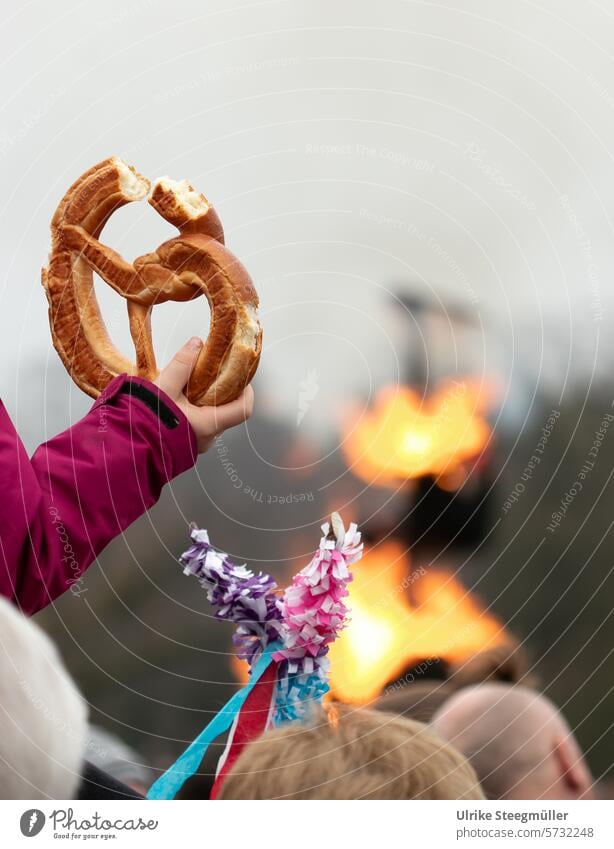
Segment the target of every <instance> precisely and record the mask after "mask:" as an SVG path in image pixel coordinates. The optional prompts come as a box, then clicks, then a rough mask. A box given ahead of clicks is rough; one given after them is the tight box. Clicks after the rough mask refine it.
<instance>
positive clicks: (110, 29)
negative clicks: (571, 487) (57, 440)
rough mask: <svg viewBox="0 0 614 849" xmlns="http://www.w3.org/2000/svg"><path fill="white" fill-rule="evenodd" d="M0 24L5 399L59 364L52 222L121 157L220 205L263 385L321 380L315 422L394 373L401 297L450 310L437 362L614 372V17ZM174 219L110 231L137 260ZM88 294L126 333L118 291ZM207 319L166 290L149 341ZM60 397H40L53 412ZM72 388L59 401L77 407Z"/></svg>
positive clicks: (486, 6)
mask: <svg viewBox="0 0 614 849" xmlns="http://www.w3.org/2000/svg"><path fill="white" fill-rule="evenodd" d="M0 33H1V37H2V44H3V50H2V57H3V58H2V60H1V64H2V74H1V77H0V79H1V81H2V82H1V86H2V89H1V97H0V109H1V114H2V119H1V123H0V169H1V171H2V188H3V192H2V197H1V200H0V246H1V247H0V249H1V259H2V262H1V270H0V281H1V283H0V321H1V322H2V324H1V326H2V346H3V362H4V368H3V369H2V372H1V373H0V392H1V394H2V396H3V398H4V399H5V401H6V403H7V405H8V406H9V408H10V411H11V413H12V414H13V415H15V416H16V418H17V419H18V420H25V419H30V425H31V412H28V411H29V410H30V406H29V405H30V404H31V402H32V399H34V398H38V397H39V396H40V395H41V390H42V389H44V387H45V373H46V372H45V369H46V368H50V369H51V370H52V373H54V374H58V373H59V370H58V368H57V364H56V361H55V360H56V355H55V353H54V352H53V350H52V348H51V345H50V336H49V330H48V324H47V316H46V300H45V297H44V294H43V291H42V289H41V287H40V282H39V281H40V266H41V265H43V264H44V262H45V259H46V254H47V251H48V246H49V235H48V225H49V220H50V218H51V216H52V214H53V211H54V208H55V206H56V205H57V203H58V201H59V199H60V197H61V195H62V193H63V192H64V190H65V189H66V188H67V187H68V185H69V184H70V183H71V182H72V181H73V180H74V179H75V178H76V177H77V176H78V175H79V174H80V173H81V172H82V171H84V170H85V169H87V168H88V167H90V166H91V165H92V164H94V163H95V162H97V161H98V160H100V159H102V158H104V157H106V156H108V155H110V154H113V153H115V154H119V155H121V156H122V157H124V158H125V159H126V160H127V161H128V162H130V163H131V164H134V165H135V166H136V167H137V169H138V170H139V171H140V172H142V173H143V174H145V175H147V176H149V177H151V178H154V177H156V176H160V175H162V174H169V175H170V176H172V177H175V178H183V177H188V178H189V179H190V180H191V181H192V182H193V184H194V185H195V186H196V187H197V188H199V189H200V190H202V191H204V193H205V194H206V195H207V196H208V197H209V198H210V199H211V200H212V202H213V203H214V204H215V205H216V206H217V208H218V210H219V212H220V214H221V216H222V220H223V223H224V226H225V230H226V234H227V243H228V245H229V247H230V248H231V249H232V250H233V251H234V252H235V253H236V254H237V255H238V256H239V257H240V258H241V259H242V260H243V261H244V262H245V264H246V265H247V267H248V268H249V270H250V272H251V274H252V276H253V278H254V281H255V283H256V286H257V288H258V290H259V292H260V295H261V301H262V320H263V324H264V327H265V350H264V355H263V360H262V365H261V371H260V382H261V387H262V393H263V397H265V394H266V398H267V403H268V404H270V405H271V406H272V407H273V408H275V409H276V410H278V411H279V412H281V413H283V414H285V415H287V416H289V417H295V416H296V411H297V403H298V400H297V399H298V393H299V384H300V383H301V381H305V380H311V381H312V384H313V382H314V381H315V383H317V387H318V392H317V397H316V398H315V399H314V401H313V404H312V408H311V409H310V411H309V415H308V416H306V417H305V427H307V428H309V427H312V428H314V427H320V428H325V427H331V426H332V425H331V422H332V421H333V419H334V416H335V414H336V407H337V403H338V400H339V399H341V400H342V401H344V400H345V399H347V398H348V397H350V396H352V395H353V394H364V393H369V392H372V391H373V390H374V389H375V388H377V386H379V385H381V384H382V383H384V382H395V381H397V380H399V379H400V378H401V377H402V376H403V372H404V370H405V366H406V363H405V359H406V357H407V353H408V351H409V350H410V342H411V343H412V344H414V345H415V339H416V338H417V339H418V344H419V340H420V337H419V336H416V333H417V327H418V325H417V323H416V320H415V316H413V317H412V316H407V317H406V319H405V320H402V319H401V317H400V314H398V313H395V311H394V310H392V308H391V298H390V295H389V292H398V291H404V292H406V293H411V294H413V295H418V296H420V297H421V298H424V299H427V300H429V301H431V302H433V303H434V304H435V305H437V304H439V308H440V309H442V310H444V312H443V315H444V319H443V321H440V322H439V328H438V329H437V330H436V331H433V330H432V322H431V324H430V325H429V327H431V329H430V330H428V332H426V331H425V333H426V335H425V337H424V338H425V339H426V340H427V343H428V344H429V346H430V347H429V350H428V352H427V353H428V359H429V364H430V366H431V377H432V379H436V378H437V377H438V376H439V375H440V373H443V371H445V370H447V369H449V368H454V367H455V358H456V357H458V368H459V369H460V370H464V369H467V368H473V369H476V370H477V371H478V373H480V372H486V371H497V372H498V373H499V374H500V375H501V376H502V379H503V383H504V386H514V387H515V391H516V392H518V387H519V386H520V387H522V391H523V392H525V393H529V394H530V393H532V392H533V390H534V389H535V388H538V389H539V388H548V390H549V391H551V392H555V393H561V392H564V391H566V390H567V387H568V386H569V383H568V381H569V379H570V378H571V379H572V380H574V381H576V382H583V383H585V382H586V378H587V376H590V375H591V373H592V371H593V367H594V366H596V368H597V370H598V371H600V372H601V373H602V374H603V375H607V374H609V373H610V372H611V369H612V364H613V363H612V361H613V359H614V356H613V353H612V343H611V341H610V340H611V338H612V335H613V334H612V329H613V328H612V322H613V321H614V311H613V310H612V306H613V294H612V290H613V288H614V287H612V285H611V283H610V276H611V269H612V268H613V267H614V250H613V245H614V235H613V233H612V220H613V218H614V165H613V158H612V152H611V151H612V133H613V128H614V123H613V116H614V75H613V74H612V70H613V57H614V13H611V12H607V11H606V10H605V9H603V8H600V6H599V5H597V4H595V3H583V4H579V3H573V2H567V0H564V2H562V0H543V2H541V3H529V2H521V1H520V0H519V2H517V3H513V4H511V3H505V2H495V3H493V2H492V1H491V0H450V2H448V3H446V4H440V3H435V2H399V1H398V0H380V2H377V3H373V2H363V1H362V0H347V2H330V0H326V2H321V1H320V0H310V1H309V2H308V3H297V2H291V0H286V2H233V1H232V0H217V2H202V0H174V2H172V3H169V2H163V0H142V1H141V2H130V0H127V2H126V0H105V2H104V3H100V2H91V0H85V2H78V3H76V2H69V0H56V2H54V3H49V2H47V1H46V0H33V2H28V3H23V4H19V5H17V6H13V7H12V8H11V11H10V13H7V12H4V13H3V17H2V20H1V22H0ZM170 236H172V229H170V228H169V227H168V226H167V225H166V224H165V223H164V222H162V221H160V220H159V219H157V218H156V216H155V213H154V212H153V211H152V210H151V209H150V208H149V207H148V206H147V205H146V204H138V205H134V206H133V207H131V208H127V209H123V210H121V211H119V212H118V213H117V214H116V215H115V216H114V217H113V219H112V221H111V222H110V224H109V225H108V227H107V228H106V230H105V232H104V235H103V238H104V240H106V241H108V243H109V244H111V245H113V246H114V247H115V248H116V249H118V250H119V251H120V252H121V253H122V254H124V256H126V257H127V258H132V257H134V256H137V255H139V254H141V253H144V252H146V251H149V250H152V249H154V248H155V247H156V246H157V245H158V244H159V243H160V242H161V241H162V240H163V239H165V238H168V237H170ZM101 300H102V303H103V311H104V314H105V317H106V318H107V320H108V323H109V326H110V329H111V332H112V334H113V336H114V338H116V339H117V340H118V343H119V344H120V345H121V347H122V348H123V349H125V350H127V351H129V350H130V349H129V337H128V336H127V320H126V314H125V303H124V302H123V301H122V300H121V299H119V298H118V297H117V296H115V295H114V294H113V293H111V292H108V291H104V292H102V295H101ZM450 306H454V307H455V309H458V308H459V307H460V308H462V309H463V310H464V311H465V312H466V314H467V315H468V316H469V317H470V320H471V321H472V322H473V323H474V325H475V327H476V328H477V329H476V331H475V332H474V333H473V335H472V336H471V339H468V337H467V334H466V333H463V334H459V332H458V328H457V327H456V326H455V325H453V324H452V323H451V322H448V319H447V317H446V315H447V314H446V312H445V310H447V309H449V307H450ZM206 322H207V311H206V308H205V306H204V304H203V305H202V306H201V305H200V304H196V305H194V304H191V305H189V306H186V305H164V306H161V307H160V308H158V309H157V310H156V315H155V318H154V330H155V340H156V347H157V352H158V358H159V361H160V362H164V361H165V359H166V358H167V357H168V356H169V355H170V353H171V352H172V351H173V350H174V349H175V348H177V347H178V346H179V345H180V344H181V343H182V341H183V340H184V339H185V338H187V337H188V336H190V335H191V334H192V333H194V332H198V333H200V334H201V335H202V334H204V332H205V329H206ZM412 339H413V340H414V341H413V342H412ZM310 375H311V376H310ZM54 385H55V382H54ZM67 385H68V384H67V383H66V382H65V383H64V386H66V387H67ZM16 387H19V393H18V392H17V390H16ZM68 397H69V396H68V395H66V394H65V395H63V397H62V398H61V399H59V400H58V399H57V398H56V399H49V405H52V404H53V403H55V404H56V406H57V405H58V404H59V405H60V407H61V408H62V410H63V411H64V413H65V412H66V409H67V408H66V403H67V400H68ZM70 398H71V399H72V401H71V403H74V404H75V405H76V406H75V407H74V409H73V408H72V407H71V410H70V414H71V415H72V414H73V412H75V411H77V410H79V409H84V408H85V407H86V406H87V404H86V400H85V399H80V398H79V394H78V393H76V394H75V393H71V394H70ZM38 409H39V407H37V410H38ZM60 418H61V416H60ZM49 425H50V426H52V425H53V422H52V421H50V423H49ZM37 426H38V425H37ZM40 428H41V436H42V433H43V431H44V430H45V428H46V425H45V424H44V423H43V422H41V424H40Z"/></svg>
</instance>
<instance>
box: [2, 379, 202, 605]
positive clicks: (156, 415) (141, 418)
mask: <svg viewBox="0 0 614 849" xmlns="http://www.w3.org/2000/svg"><path fill="white" fill-rule="evenodd" d="M197 454H198V451H197V446H196V437H195V434H194V431H193V430H192V427H191V426H190V424H189V422H188V420H187V419H186V417H185V416H184V415H183V413H182V412H181V411H180V410H179V408H178V407H177V406H176V405H175V404H174V403H173V402H172V401H171V400H170V398H168V397H167V396H166V395H165V394H164V393H163V392H162V391H161V390H159V389H158V388H157V387H156V386H154V385H153V384H151V383H149V382H148V381H146V380H141V379H138V378H128V377H127V376H126V375H120V376H119V377H117V378H115V380H113V381H112V383H110V384H109V385H108V386H107V388H106V389H105V391H104V392H103V393H102V395H101V396H100V397H99V398H98V399H97V400H96V402H95V404H94V405H93V407H92V409H91V410H90V411H89V413H88V414H87V415H86V416H85V417H84V418H83V419H81V421H79V422H77V423H76V424H75V425H74V426H73V427H71V428H69V429H68V430H66V431H64V433H61V434H60V435H59V436H56V437H55V439H52V440H51V441H50V442H47V443H45V444H44V445H41V446H40V448H38V449H37V451H36V452H35V454H34V456H33V457H32V459H30V458H29V457H28V456H27V454H26V451H25V449H24V446H23V444H22V442H21V440H20V438H19V436H18V435H17V433H16V432H15V429H14V427H13V425H12V423H11V420H10V418H9V416H8V414H7V412H6V409H5V408H4V405H3V404H2V403H1V402H0V498H1V503H0V594H2V595H4V596H6V597H7V598H10V599H12V600H13V601H14V602H15V603H16V604H17V605H18V606H20V607H21V608H22V609H23V610H24V612H26V613H34V612H35V611H37V610H39V609H40V608H41V607H44V606H45V605H46V604H49V602H50V601H52V600H53V599H54V598H56V596H58V595H60V594H61V593H63V592H64V591H65V590H67V589H68V588H70V590H71V592H73V593H74V594H75V595H80V594H81V593H83V592H86V591H87V588H86V586H85V582H84V580H83V573H84V571H85V570H86V569H87V567H88V566H89V565H90V563H91V562H92V561H93V560H94V559H95V557H96V556H97V555H98V554H99V553H100V552H101V551H102V549H103V548H104V547H105V546H106V545H107V543H109V542H110V541H111V540H112V539H113V538H114V537H116V536H117V535H118V534H120V533H121V532H122V531H123V530H125V528H127V527H128V525H130V524H131V523H132V522H134V520H135V519H137V518H138V517H139V516H140V515H141V514H142V513H144V512H145V511H146V510H148V509H149V508H150V507H151V506H152V505H153V504H155V503H156V501H157V500H158V498H159V496H160V492H161V491H162V487H163V486H164V484H165V483H167V482H168V481H170V480H171V479H172V478H174V477H176V476H177V475H179V474H181V472H184V471H186V469H189V468H190V467H191V466H193V465H194V463H195V462H196V457H197Z"/></svg>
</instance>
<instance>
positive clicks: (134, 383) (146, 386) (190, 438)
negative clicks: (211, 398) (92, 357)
mask: <svg viewBox="0 0 614 849" xmlns="http://www.w3.org/2000/svg"><path fill="white" fill-rule="evenodd" d="M120 404H126V405H128V406H129V410H128V415H129V416H130V418H131V419H133V420H134V418H135V417H139V418H140V417H145V418H146V419H148V420H150V423H151V424H152V425H153V427H154V429H155V430H154V432H155V434H156V437H157V438H156V440H155V441H156V443H157V444H160V445H161V447H162V448H163V450H165V452H166V451H169V452H170V454H171V456H172V460H173V462H172V473H171V474H170V475H169V480H170V478H171V477H176V476H177V475H179V474H181V473H182V472H185V471H186V470H187V469H191V468H192V466H193V465H194V464H195V463H196V460H197V458H198V444H197V439H196V434H195V433H194V430H193V428H192V425H191V424H190V422H189V421H188V419H187V417H186V415H185V414H184V413H183V412H182V410H180V409H179V407H178V406H177V404H176V403H175V402H174V401H173V400H172V399H171V398H169V396H168V395H167V394H166V392H164V391H163V390H162V389H160V388H159V387H158V386H156V385H155V384H154V383H151V381H149V380H146V379H145V378H142V377H131V376H130V375H128V374H120V375H118V376H117V377H116V378H114V379H113V380H112V381H111V382H110V383H109V384H107V386H106V387H105V388H104V389H103V391H102V392H101V393H100V395H99V396H98V398H97V399H96V401H95V402H94V404H93V406H92V410H95V409H96V408H99V407H101V406H104V405H114V406H119V405H120ZM169 471H170V470H169Z"/></svg>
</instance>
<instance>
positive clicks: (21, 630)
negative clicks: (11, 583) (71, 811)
mask: <svg viewBox="0 0 614 849" xmlns="http://www.w3.org/2000/svg"><path fill="white" fill-rule="evenodd" d="M86 739H87V707H86V704H85V702H84V700H83V699H82V697H81V695H80V693H79V691H78V690H77V688H76V687H75V685H74V683H73V682H72V680H71V678H70V676H69V674H68V672H67V671H66V668H65V667H64V664H63V663H62V660H61V658H60V656H59V654H58V652H57V651H56V648H55V646H54V645H53V643H52V642H51V640H50V639H49V638H48V637H47V636H46V634H45V633H44V632H43V631H42V630H41V629H40V628H39V627H38V626H37V625H35V624H34V622H33V621H32V620H30V619H27V618H26V617H25V616H24V615H23V614H21V613H20V612H19V611H18V610H16V609H15V608H14V607H13V605H11V604H9V602H8V601H6V600H5V599H2V598H0V764H1V765H2V768H1V769H0V798H2V799H45V798H51V799H73V798H74V797H75V794H76V791H77V787H78V785H79V783H80V780H81V767H82V764H83V753H84V749H85V744H86Z"/></svg>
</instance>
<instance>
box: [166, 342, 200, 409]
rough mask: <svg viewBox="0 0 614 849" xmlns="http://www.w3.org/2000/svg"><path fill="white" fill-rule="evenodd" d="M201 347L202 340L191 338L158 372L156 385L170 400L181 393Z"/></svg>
mask: <svg viewBox="0 0 614 849" xmlns="http://www.w3.org/2000/svg"><path fill="white" fill-rule="evenodd" d="M202 347H203V340H202V339H199V338H198V336H192V338H191V339H190V340H189V341H188V342H186V344H185V345H184V346H183V348H180V349H179V351H177V353H176V354H175V356H174V357H173V359H172V360H171V361H170V363H169V364H168V365H167V366H166V368H163V369H162V371H161V372H160V374H159V376H158V379H157V381H156V383H157V384H158V386H159V387H160V389H162V390H163V391H164V392H166V394H167V395H170V397H171V398H178V397H179V395H181V393H182V392H183V390H184V388H185V385H186V383H187V382H188V379H189V377H190V374H191V372H192V369H193V368H194V363H195V362H196V360H197V359H198V355H199V354H200V352H201V351H202Z"/></svg>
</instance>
